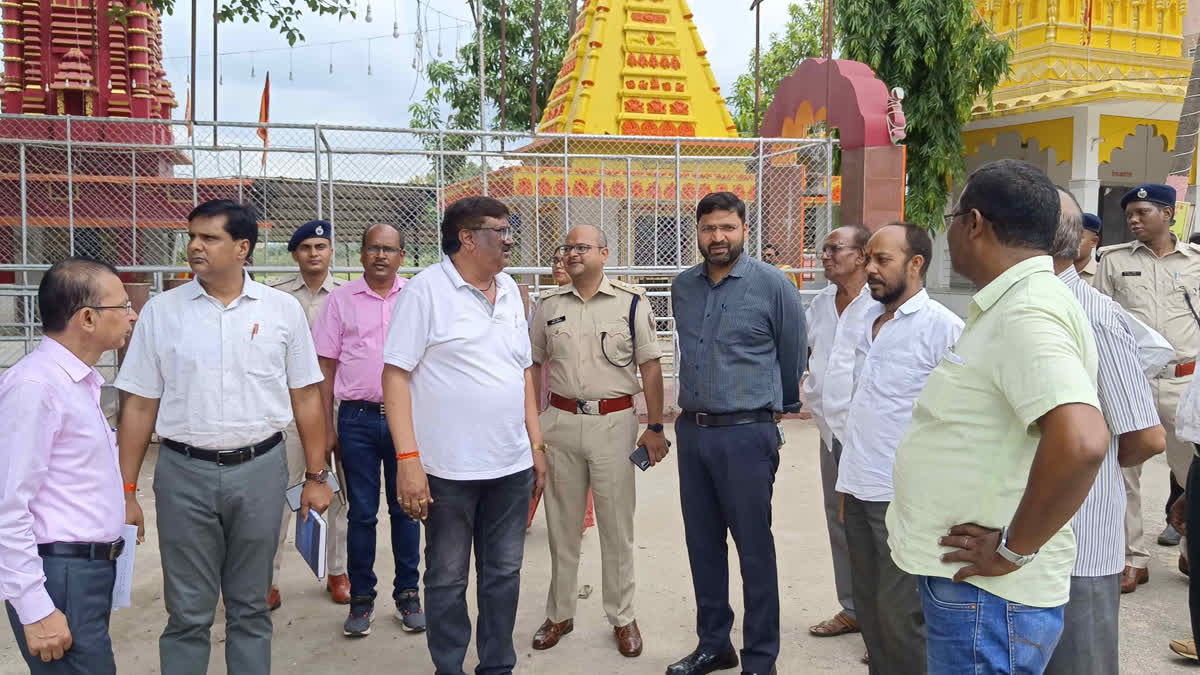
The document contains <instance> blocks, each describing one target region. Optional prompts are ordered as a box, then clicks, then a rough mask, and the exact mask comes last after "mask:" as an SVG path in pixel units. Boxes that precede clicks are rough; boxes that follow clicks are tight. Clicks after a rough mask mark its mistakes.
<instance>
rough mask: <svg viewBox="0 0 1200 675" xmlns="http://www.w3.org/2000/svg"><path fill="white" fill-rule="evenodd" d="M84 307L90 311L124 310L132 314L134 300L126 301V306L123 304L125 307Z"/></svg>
mask: <svg viewBox="0 0 1200 675" xmlns="http://www.w3.org/2000/svg"><path fill="white" fill-rule="evenodd" d="M84 307H87V308H88V309H95V310H101V309H123V310H125V311H126V312H132V311H133V301H132V300H126V301H125V304H123V305H84Z"/></svg>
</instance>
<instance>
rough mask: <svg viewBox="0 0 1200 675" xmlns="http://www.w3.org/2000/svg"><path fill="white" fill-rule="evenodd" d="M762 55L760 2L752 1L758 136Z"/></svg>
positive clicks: (755, 127) (755, 113)
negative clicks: (760, 63)
mask: <svg viewBox="0 0 1200 675" xmlns="http://www.w3.org/2000/svg"><path fill="white" fill-rule="evenodd" d="M761 57H762V3H761V2H756V3H754V135H755V136H758V135H759V133H758V122H759V120H760V119H762V118H761V117H759V114H758V107H759V104H760V103H761V101H762V79H761V77H760V73H761V68H760V67H759V62H760V61H761Z"/></svg>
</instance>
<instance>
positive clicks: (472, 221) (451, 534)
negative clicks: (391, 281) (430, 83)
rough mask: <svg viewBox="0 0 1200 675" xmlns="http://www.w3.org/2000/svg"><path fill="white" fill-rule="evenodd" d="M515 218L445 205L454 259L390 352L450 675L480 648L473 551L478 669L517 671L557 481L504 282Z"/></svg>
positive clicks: (435, 631)
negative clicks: (520, 631)
mask: <svg viewBox="0 0 1200 675" xmlns="http://www.w3.org/2000/svg"><path fill="white" fill-rule="evenodd" d="M508 215H509V211H508V208H507V207H506V206H504V204H502V203H500V202H498V201H496V200H495V199H491V198H488V197H467V198H465V199H461V200H459V201H457V202H455V203H453V204H451V205H450V206H449V207H448V208H447V209H446V213H445V215H444V216H443V219H442V251H443V252H444V253H445V254H446V256H447V257H446V258H444V259H443V260H442V262H441V263H439V264H436V265H432V266H430V267H429V268H428V269H426V270H425V271H423V272H421V273H420V274H418V275H417V276H415V277H413V279H412V281H410V282H409V283H408V284H407V285H406V286H405V287H404V292H403V293H400V296H399V299H398V300H397V301H396V308H395V311H394V314H393V319H392V321H391V325H390V326H389V328H388V335H387V341H386V343H385V344H384V349H383V361H384V370H383V400H384V405H385V407H386V408H387V411H388V412H387V421H388V427H389V428H390V430H391V433H392V441H393V444H394V446H395V448H396V461H397V464H398V466H397V483H398V485H399V493H400V494H399V499H400V506H401V507H402V508H403V509H404V510H405V512H407V513H408V514H409V515H410V516H412V517H413V518H414V519H420V520H423V521H425V614H426V617H427V621H428V630H427V632H426V636H427V638H428V644H429V653H430V656H431V657H432V659H433V664H434V667H435V668H436V670H437V672H438V673H445V674H447V675H450V674H454V675H460V674H461V673H462V672H463V660H464V659H465V658H466V654H467V649H468V648H469V647H470V643H471V619H470V616H469V615H468V613H467V598H466V591H467V578H468V575H469V574H470V565H471V549H472V546H474V547H475V560H476V563H477V564H476V570H477V572H476V574H477V579H476V582H477V587H478V589H479V591H478V595H479V608H478V611H479V625H478V626H476V634H477V635H478V636H479V637H478V640H477V641H476V649H477V651H478V653H479V667H478V668H477V669H476V670H475V672H476V673H511V672H513V669H514V668H515V666H516V663H517V653H516V650H515V649H514V648H513V640H512V634H513V627H514V625H515V623H516V619H517V596H518V594H519V592H520V587H521V562H522V559H523V557H524V549H525V519H526V517H527V516H528V513H529V500H530V498H531V497H532V498H533V499H537V498H538V497H539V496H541V492H542V488H543V486H544V485H545V481H546V457H545V451H546V445H545V443H543V442H542V431H541V427H540V426H539V425H538V405H537V403H538V402H537V398H536V396H535V394H534V387H533V378H532V375H531V374H530V370H529V368H530V366H532V365H533V358H532V351H531V346H530V342H529V329H528V327H527V326H528V324H527V323H526V321H525V308H524V304H523V303H522V301H521V293H520V290H519V289H518V288H517V285H516V283H515V282H514V281H513V280H512V277H510V276H508V275H507V274H505V273H504V272H503V270H504V267H505V266H506V265H507V264H508V260H509V251H510V250H511V249H512V247H513V240H512V235H511V230H510V227H509V223H508Z"/></svg>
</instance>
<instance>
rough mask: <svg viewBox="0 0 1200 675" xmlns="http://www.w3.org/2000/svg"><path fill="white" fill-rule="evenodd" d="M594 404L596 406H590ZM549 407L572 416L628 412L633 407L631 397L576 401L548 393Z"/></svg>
mask: <svg viewBox="0 0 1200 675" xmlns="http://www.w3.org/2000/svg"><path fill="white" fill-rule="evenodd" d="M592 403H596V404H597V405H596V406H594V407H593V406H592V405H591V404H592ZM550 405H552V406H554V407H555V408H558V409H559V410H562V411H563V412H569V413H571V414H572V415H608V414H610V413H615V412H621V411H622V410H629V409H630V408H632V407H633V397H632V396H628V395H626V396H618V397H617V398H605V399H601V400H599V401H581V400H578V399H573V398H567V397H566V396H559V395H558V394H555V393H554V392H551V393H550Z"/></svg>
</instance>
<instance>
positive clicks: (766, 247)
mask: <svg viewBox="0 0 1200 675" xmlns="http://www.w3.org/2000/svg"><path fill="white" fill-rule="evenodd" d="M767 249H771V250H772V251H775V252H776V253H779V247H778V246H776V245H775V244H763V245H762V250H764V251H765V250H767Z"/></svg>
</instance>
